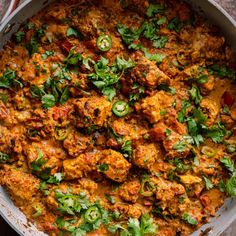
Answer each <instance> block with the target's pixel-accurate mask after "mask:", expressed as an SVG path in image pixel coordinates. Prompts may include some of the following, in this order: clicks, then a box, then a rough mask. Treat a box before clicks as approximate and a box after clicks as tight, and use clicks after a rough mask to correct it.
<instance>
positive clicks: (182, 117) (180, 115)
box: [178, 99, 191, 123]
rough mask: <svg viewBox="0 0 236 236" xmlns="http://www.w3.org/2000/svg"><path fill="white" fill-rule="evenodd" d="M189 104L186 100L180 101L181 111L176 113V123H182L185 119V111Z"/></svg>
mask: <svg viewBox="0 0 236 236" xmlns="http://www.w3.org/2000/svg"><path fill="white" fill-rule="evenodd" d="M190 105H191V104H190V102H189V101H187V100H185V99H184V100H183V101H182V109H181V110H180V111H179V112H178V121H179V122H181V123H183V122H184V121H185V118H186V112H187V109H188V108H189V107H190Z"/></svg>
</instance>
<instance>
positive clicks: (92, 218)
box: [84, 206, 102, 224]
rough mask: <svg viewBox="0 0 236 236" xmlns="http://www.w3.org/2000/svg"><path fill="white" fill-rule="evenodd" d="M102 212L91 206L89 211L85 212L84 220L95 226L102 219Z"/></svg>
mask: <svg viewBox="0 0 236 236" xmlns="http://www.w3.org/2000/svg"><path fill="white" fill-rule="evenodd" d="M101 216H102V215H101V211H100V209H99V208H98V207H97V206H91V207H89V208H88V210H87V211H86V212H85V215H84V218H85V221H86V222H88V223H90V224H93V223H95V222H96V221H97V220H99V219H100V218H101Z"/></svg>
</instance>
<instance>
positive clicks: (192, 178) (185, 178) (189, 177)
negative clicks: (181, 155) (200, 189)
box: [179, 174, 202, 185]
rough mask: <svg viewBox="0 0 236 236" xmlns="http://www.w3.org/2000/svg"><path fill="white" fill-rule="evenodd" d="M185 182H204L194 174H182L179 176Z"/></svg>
mask: <svg viewBox="0 0 236 236" xmlns="http://www.w3.org/2000/svg"><path fill="white" fill-rule="evenodd" d="M179 177H180V179H181V181H182V183H183V184H187V185H188V184H190V185H191V184H196V183H200V182H202V179H201V178H199V177H198V176H194V175H189V174H187V175H180V176H179Z"/></svg>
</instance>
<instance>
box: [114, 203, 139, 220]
mask: <svg viewBox="0 0 236 236" xmlns="http://www.w3.org/2000/svg"><path fill="white" fill-rule="evenodd" d="M113 210H114V211H119V212H120V213H121V216H122V217H123V218H124V219H128V218H136V219H139V218H140V217H141V215H142V211H143V210H142V207H141V205H139V204H138V203H135V204H130V205H129V204H124V203H116V204H115V205H114V206H113Z"/></svg>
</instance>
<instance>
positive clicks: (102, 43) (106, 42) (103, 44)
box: [96, 34, 112, 52]
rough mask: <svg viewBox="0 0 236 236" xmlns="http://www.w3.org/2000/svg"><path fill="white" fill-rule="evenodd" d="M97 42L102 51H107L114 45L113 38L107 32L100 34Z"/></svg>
mask: <svg viewBox="0 0 236 236" xmlns="http://www.w3.org/2000/svg"><path fill="white" fill-rule="evenodd" d="M96 44H97V47H98V48H99V50H100V51H102V52H107V51H109V50H110V49H111V47H112V38H111V37H110V36H109V35H107V34H103V35H100V36H99V37H98V38H97V42H96Z"/></svg>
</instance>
